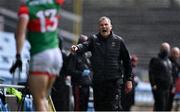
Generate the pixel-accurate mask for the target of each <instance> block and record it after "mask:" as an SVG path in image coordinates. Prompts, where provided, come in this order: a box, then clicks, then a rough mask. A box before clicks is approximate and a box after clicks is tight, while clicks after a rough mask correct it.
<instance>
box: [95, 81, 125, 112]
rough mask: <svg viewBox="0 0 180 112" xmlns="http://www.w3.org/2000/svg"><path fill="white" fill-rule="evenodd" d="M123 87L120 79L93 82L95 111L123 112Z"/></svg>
mask: <svg viewBox="0 0 180 112" xmlns="http://www.w3.org/2000/svg"><path fill="white" fill-rule="evenodd" d="M121 86H122V85H121V84H119V83H118V79H116V80H108V81H102V82H93V93H94V107H95V111H118V110H122V106H121Z"/></svg>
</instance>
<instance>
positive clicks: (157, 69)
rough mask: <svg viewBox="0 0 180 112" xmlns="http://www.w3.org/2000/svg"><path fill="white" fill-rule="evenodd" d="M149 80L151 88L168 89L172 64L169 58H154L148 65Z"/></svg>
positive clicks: (170, 81) (170, 82)
mask: <svg viewBox="0 0 180 112" xmlns="http://www.w3.org/2000/svg"><path fill="white" fill-rule="evenodd" d="M149 80H150V83H151V85H152V86H154V85H156V86H157V88H160V89H168V88H169V87H170V85H171V84H172V82H173V80H172V63H171V61H170V60H169V58H161V57H160V56H159V57H154V58H152V59H151V60H150V63H149Z"/></svg>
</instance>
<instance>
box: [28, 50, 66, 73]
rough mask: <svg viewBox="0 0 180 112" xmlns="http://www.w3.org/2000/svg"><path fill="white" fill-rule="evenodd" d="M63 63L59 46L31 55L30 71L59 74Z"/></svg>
mask: <svg viewBox="0 0 180 112" xmlns="http://www.w3.org/2000/svg"><path fill="white" fill-rule="evenodd" d="M62 65H63V58H62V54H61V51H60V49H59V48H53V49H48V50H45V51H43V52H40V53H37V54H35V55H33V56H32V57H31V60H30V73H31V74H32V75H48V76H58V75H59V72H60V70H61V68H62Z"/></svg>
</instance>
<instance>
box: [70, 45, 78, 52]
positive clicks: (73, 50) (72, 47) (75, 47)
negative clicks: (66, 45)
mask: <svg viewBox="0 0 180 112" xmlns="http://www.w3.org/2000/svg"><path fill="white" fill-rule="evenodd" d="M77 50H78V47H77V46H76V45H72V46H71V52H72V53H75V52H76V51H77Z"/></svg>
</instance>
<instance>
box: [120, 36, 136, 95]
mask: <svg viewBox="0 0 180 112" xmlns="http://www.w3.org/2000/svg"><path fill="white" fill-rule="evenodd" d="M120 54H121V55H120V56H121V59H122V61H123V66H124V79H125V92H126V93H128V92H130V91H131V90H132V88H133V87H132V80H133V76H132V67H131V61H130V56H129V52H128V49H127V48H126V46H125V44H124V42H123V40H122V41H121V50H120Z"/></svg>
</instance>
